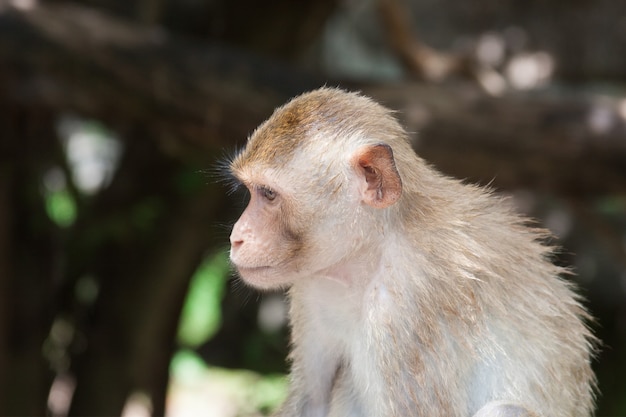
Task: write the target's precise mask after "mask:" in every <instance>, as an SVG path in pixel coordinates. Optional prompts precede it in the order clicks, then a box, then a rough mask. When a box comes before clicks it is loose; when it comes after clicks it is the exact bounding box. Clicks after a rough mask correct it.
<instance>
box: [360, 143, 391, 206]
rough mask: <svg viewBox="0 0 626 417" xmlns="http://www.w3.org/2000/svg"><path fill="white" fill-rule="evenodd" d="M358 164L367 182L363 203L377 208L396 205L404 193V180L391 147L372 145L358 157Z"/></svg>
mask: <svg viewBox="0 0 626 417" xmlns="http://www.w3.org/2000/svg"><path fill="white" fill-rule="evenodd" d="M357 164H358V166H359V168H360V172H361V175H363V178H364V180H365V183H366V184H367V185H366V188H365V191H364V192H363V201H364V202H365V203H366V204H368V205H370V206H372V207H376V208H385V207H389V206H390V205H392V204H394V203H395V202H396V201H398V199H399V198H400V194H401V193H402V180H401V179H400V174H398V170H397V169H396V163H395V159H394V157H393V150H392V149H391V146H389V145H386V144H379V145H372V146H368V147H367V148H365V149H363V150H362V151H361V152H359V154H358V156H357Z"/></svg>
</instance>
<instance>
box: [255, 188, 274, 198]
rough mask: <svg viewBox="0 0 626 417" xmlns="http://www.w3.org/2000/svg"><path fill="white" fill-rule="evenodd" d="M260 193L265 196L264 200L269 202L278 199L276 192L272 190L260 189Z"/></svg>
mask: <svg viewBox="0 0 626 417" xmlns="http://www.w3.org/2000/svg"><path fill="white" fill-rule="evenodd" d="M259 191H260V192H261V195H262V196H263V198H265V199H266V200H268V201H274V200H275V199H276V191H274V190H272V189H271V188H268V187H260V188H259Z"/></svg>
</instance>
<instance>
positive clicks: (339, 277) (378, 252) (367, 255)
mask: <svg viewBox="0 0 626 417" xmlns="http://www.w3.org/2000/svg"><path fill="white" fill-rule="evenodd" d="M382 252H383V251H382V249H380V248H377V247H375V248H369V249H368V250H364V249H361V250H357V251H356V252H353V253H352V254H350V256H349V257H348V259H342V260H340V261H339V262H337V263H335V264H333V265H331V266H329V267H327V268H324V269H322V270H320V271H319V272H317V273H316V274H315V276H314V277H312V279H313V280H318V279H320V278H321V279H323V280H330V281H333V282H336V283H338V284H339V285H341V286H343V287H346V288H354V287H363V286H365V285H367V283H368V282H369V281H370V279H371V277H372V275H373V274H374V273H375V271H377V270H378V269H379V266H380V262H381V257H382Z"/></svg>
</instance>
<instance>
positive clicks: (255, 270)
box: [230, 184, 304, 289]
mask: <svg viewBox="0 0 626 417" xmlns="http://www.w3.org/2000/svg"><path fill="white" fill-rule="evenodd" d="M247 188H248V190H249V192H250V201H249V203H248V206H247V207H246V209H245V210H244V212H243V213H242V215H241V217H240V218H239V220H238V221H237V222H236V223H235V225H234V226H233V230H232V233H231V235H230V243H231V250H230V258H231V262H232V263H233V265H234V266H235V268H236V269H237V271H238V273H239V275H240V276H241V277H242V278H243V279H244V281H246V282H247V283H249V284H250V285H253V286H255V287H257V288H260V289H272V288H280V287H285V286H287V285H289V284H290V283H291V281H292V279H293V278H292V276H293V272H292V271H293V270H296V269H297V266H296V265H297V260H298V257H299V254H300V253H301V252H302V249H303V245H304V239H303V234H304V233H303V231H301V230H299V228H298V227H297V225H295V224H293V223H292V222H290V221H289V220H290V219H291V218H292V217H290V212H291V208H290V207H289V206H290V204H289V201H288V200H286V198H285V195H284V193H283V191H282V190H279V189H278V188H276V187H274V186H269V185H258V184H247Z"/></svg>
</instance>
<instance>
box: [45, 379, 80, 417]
mask: <svg viewBox="0 0 626 417" xmlns="http://www.w3.org/2000/svg"><path fill="white" fill-rule="evenodd" d="M75 389H76V380H75V379H74V377H72V376H71V375H69V374H59V375H57V376H56V377H55V378H54V381H53V382H52V386H51V387H50V393H49V394H48V410H49V412H50V415H51V416H52V417H64V416H67V413H68V411H69V409H70V404H71V403H72V396H73V395H74V390H75Z"/></svg>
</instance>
